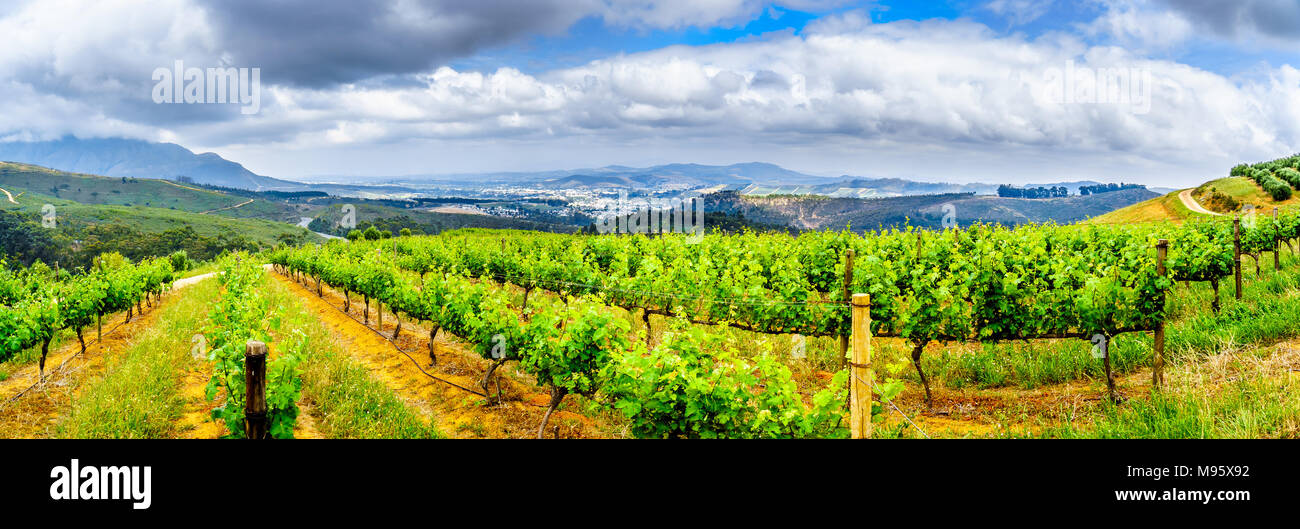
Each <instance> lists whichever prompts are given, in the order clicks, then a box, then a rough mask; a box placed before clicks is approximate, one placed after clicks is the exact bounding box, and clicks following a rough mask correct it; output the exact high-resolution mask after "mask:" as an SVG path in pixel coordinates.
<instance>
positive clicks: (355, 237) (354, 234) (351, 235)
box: [348, 230, 363, 241]
mask: <svg viewBox="0 0 1300 529" xmlns="http://www.w3.org/2000/svg"><path fill="white" fill-rule="evenodd" d="M362 237H363V235H362V233H361V230H352V231H350V232H348V240H349V241H359V240H361V238H362Z"/></svg>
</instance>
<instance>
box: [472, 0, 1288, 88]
mask: <svg viewBox="0 0 1300 529" xmlns="http://www.w3.org/2000/svg"><path fill="white" fill-rule="evenodd" d="M1032 3H1033V4H1036V5H1038V6H1041V9H1042V13H1041V14H1037V13H1035V14H1033V18H1032V19H1030V20H1024V18H1023V17H1017V16H1016V15H1014V14H1012V13H1009V12H998V11H996V10H994V9H991V8H990V7H989V5H990V2H980V1H971V0H962V1H910V2H909V1H880V2H863V3H846V4H844V5H841V6H837V7H834V8H831V9H822V10H816V11H800V10H796V9H791V8H787V7H783V6H782V5H781V4H780V3H779V2H778V3H772V4H768V5H767V7H766V9H764V10H763V11H762V12H761V13H760V14H758V15H757V16H756V17H754V18H753V19H752V20H747V21H745V22H744V23H742V24H725V25H717V26H710V27H704V28H701V27H695V26H692V27H686V28H672V29H645V28H629V27H626V26H621V25H615V24H607V23H605V22H604V20H603V19H602V18H600V17H597V16H588V17H585V18H583V19H581V20H579V21H578V22H577V23H575V24H574V25H573V26H572V27H571V28H569V29H568V31H566V32H565V33H564V34H562V35H547V36H535V37H532V38H528V39H524V40H522V41H521V42H512V43H510V44H507V45H502V46H499V47H495V48H492V49H487V50H482V51H480V52H479V53H477V54H475V55H473V56H470V57H464V58H460V59H457V60H455V61H452V62H451V63H450V65H451V66H452V67H454V68H457V69H478V70H482V69H488V70H491V69H496V68H499V67H511V68H517V69H519V70H521V71H524V72H527V73H540V72H545V71H547V70H552V69H556V68H568V67H574V66H579V65H581V64H584V63H587V62H590V61H592V60H597V59H600V58H603V57H607V56H610V55H615V54H619V53H637V52H644V51H650V50H655V49H659V48H664V47H667V46H673V45H686V46H702V45H708V44H718V43H729V42H736V41H742V40H746V39H759V38H763V37H764V35H766V34H771V33H778V32H791V33H794V34H799V33H801V32H802V30H803V29H804V27H805V26H806V25H807V24H808V23H810V22H814V21H816V20H817V19H819V18H823V17H827V16H833V15H835V14H838V13H843V12H846V11H852V10H860V9H865V10H868V11H870V13H871V18H872V21H873V22H876V23H890V22H896V21H904V20H914V21H916V20H930V19H945V20H956V19H960V18H965V19H969V20H972V21H975V22H978V23H980V24H983V25H985V26H988V28H989V29H990V30H992V31H995V32H997V33H999V34H1003V35H1009V34H1023V35H1026V36H1028V37H1030V38H1037V37H1041V36H1043V35H1044V34H1047V33H1066V34H1070V35H1074V36H1077V37H1079V38H1080V39H1081V40H1082V41H1084V42H1087V43H1090V44H1094V45H1120V46H1123V45H1124V44H1125V43H1124V42H1122V41H1118V40H1116V39H1115V38H1113V37H1112V36H1109V35H1090V34H1087V33H1085V32H1081V31H1079V26H1083V25H1087V24H1088V23H1089V22H1091V21H1093V20H1095V19H1097V17H1098V16H1100V15H1101V14H1103V13H1104V12H1105V10H1106V6H1105V5H1104V4H1102V3H1099V2H1092V1H1082V2H1078V1H1063V0H1054V1H1043V2H1032ZM1151 55H1152V56H1156V57H1162V58H1168V59H1171V60H1176V61H1178V62H1181V63H1185V64H1188V65H1191V66H1195V67H1198V68H1202V69H1205V70H1208V71H1212V72H1215V73H1219V74H1223V75H1236V74H1241V73H1245V72H1249V71H1250V70H1252V69H1255V68H1257V67H1259V66H1260V65H1261V64H1264V65H1272V66H1277V65H1282V64H1294V63H1295V62H1296V60H1297V57H1298V56H1300V47H1292V48H1290V49H1286V48H1285V47H1278V46H1272V47H1270V46H1262V45H1252V44H1247V43H1234V42H1230V41H1223V40H1221V39H1214V38H1204V39H1193V40H1189V41H1187V42H1185V43H1183V44H1181V45H1179V46H1176V47H1171V48H1168V49H1158V50H1154V53H1152V54H1151Z"/></svg>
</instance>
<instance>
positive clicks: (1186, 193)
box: [1178, 189, 1223, 217]
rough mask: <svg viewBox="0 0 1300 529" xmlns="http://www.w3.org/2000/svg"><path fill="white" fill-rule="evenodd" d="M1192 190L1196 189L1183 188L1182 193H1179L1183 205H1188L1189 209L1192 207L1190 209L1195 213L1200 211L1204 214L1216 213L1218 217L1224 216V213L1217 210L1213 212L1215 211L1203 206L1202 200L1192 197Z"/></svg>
mask: <svg viewBox="0 0 1300 529" xmlns="http://www.w3.org/2000/svg"><path fill="white" fill-rule="evenodd" d="M1192 191H1194V190H1193V189H1185V190H1183V192H1182V193H1179V194H1178V198H1179V199H1180V200H1182V201H1183V205H1184V206H1187V209H1190V210H1192V212H1194V213H1200V214H1202V215H1214V216H1216V217H1222V216H1223V214H1222V213H1215V212H1213V211H1210V210H1208V209H1205V208H1203V207H1201V204H1200V202H1197V201H1196V199H1194V198H1192Z"/></svg>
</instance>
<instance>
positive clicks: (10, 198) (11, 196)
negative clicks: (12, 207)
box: [0, 187, 18, 204]
mask: <svg viewBox="0 0 1300 529" xmlns="http://www.w3.org/2000/svg"><path fill="white" fill-rule="evenodd" d="M0 191H3V192H4V194H5V198H8V199H9V203H10V204H17V203H18V201H17V200H14V196H13V195H11V194H9V190H7V189H5V188H3V187H0Z"/></svg>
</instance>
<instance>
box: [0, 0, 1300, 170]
mask: <svg viewBox="0 0 1300 529" xmlns="http://www.w3.org/2000/svg"><path fill="white" fill-rule="evenodd" d="M0 35H4V36H5V37H4V39H3V41H4V45H3V46H0V141H39V140H47V139H56V138H60V137H65V136H69V135H71V136H77V137H83V138H90V137H125V138H137V139H144V140H149V141H167V142H174V143H178V144H181V145H183V146H185V147H188V148H190V149H192V150H194V151H196V152H206V151H211V152H216V153H218V154H220V155H222V156H224V157H226V158H228V159H231V160H234V161H237V162H240V163H243V164H244V165H245V166H246V167H248V168H249V169H251V170H253V171H254V172H257V173H259V174H264V175H268V176H275V177H281V178H290V179H293V178H307V177H312V176H325V175H329V176H349V175H363V176H398V175H413V174H443V173H466V172H489V171H533V170H538V171H540V170H554V169H576V168H586V167H598V166H603V165H611V164H618V165H628V166H649V165H655V164H662V163H679V162H680V163H686V162H694V163H706V164H728V163H740V162H754V161H758V162H769V163H776V164H780V165H782V166H785V167H787V168H789V169H794V170H798V171H803V172H807V173H810V174H817V175H825V176H839V175H853V176H870V177H899V178H911V179H916V180H926V181H948V182H976V181H980V182H995V183H1003V182H1006V183H1027V182H1054V181H1065V180H1076V179H1093V180H1101V181H1107V182H1121V181H1122V182H1138V183H1144V184H1148V185H1154V186H1170V187H1174V186H1184V187H1186V186H1192V185H1196V184H1199V183H1201V182H1204V181H1206V180H1210V179H1213V178H1216V177H1219V176H1224V175H1226V174H1227V171H1228V168H1229V167H1230V166H1232V165H1234V164H1236V163H1238V162H1243V161H1250V162H1254V161H1261V160H1267V159H1273V158H1277V157H1281V156H1284V155H1290V154H1292V153H1295V152H1297V151H1300V70H1298V69H1297V65H1300V0H1238V1H1234V2H1224V1H1217V0H1082V1H1075V2H1066V1H1051V0H1044V1H1030V0H949V1H942V0H939V1H923V2H921V1H918V2H904V1H888V0H879V1H874V2H850V1H842V0H790V1H785V2H763V1H759V0H668V1H647V0H531V1H520V0H382V1H374V2H355V1H351V0H277V1H269V0H36V1H22V0H0ZM176 61H182V62H183V64H184V66H185V67H186V68H200V69H205V68H219V67H234V68H257V69H258V71H259V73H260V77H259V81H260V84H259V85H258V86H257V87H256V88H258V93H259V94H260V101H259V104H258V105H257V108H256V110H257V111H256V112H255V113H246V112H244V111H241V109H245V110H246V109H247V108H248V106H247V105H243V106H241V105H239V104H219V103H212V104H167V103H165V102H164V103H159V102H158V97H156V96H157V95H158V93H157V92H158V90H159V86H158V85H159V84H160V81H159V78H158V77H157V75H156V74H157V70H158V69H167V70H170V69H172V68H173V65H174V64H175V63H176ZM162 84H166V83H162Z"/></svg>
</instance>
